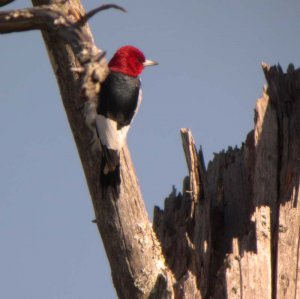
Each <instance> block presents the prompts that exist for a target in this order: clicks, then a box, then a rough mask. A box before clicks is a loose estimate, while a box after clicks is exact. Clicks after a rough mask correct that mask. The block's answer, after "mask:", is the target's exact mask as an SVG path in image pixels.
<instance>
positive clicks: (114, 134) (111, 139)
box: [96, 88, 143, 150]
mask: <svg viewBox="0 0 300 299" xmlns="http://www.w3.org/2000/svg"><path fill="white" fill-rule="evenodd" d="M142 98H143V96H142V89H141V88H140V90H139V96H138V103H137V106H136V109H135V113H134V115H133V118H134V116H135V115H136V113H137V111H138V109H139V107H140V104H141V102H142ZM131 121H132V120H131ZM117 127H118V126H117V122H116V121H114V120H112V119H109V118H106V117H104V116H103V115H101V114H97V116H96V129H97V132H98V135H99V139H100V142H101V144H102V145H105V146H106V147H107V148H109V149H113V150H121V149H122V147H123V146H124V144H125V142H126V137H127V133H128V130H129V127H130V125H128V126H124V127H122V128H121V129H120V130H118V129H117Z"/></svg>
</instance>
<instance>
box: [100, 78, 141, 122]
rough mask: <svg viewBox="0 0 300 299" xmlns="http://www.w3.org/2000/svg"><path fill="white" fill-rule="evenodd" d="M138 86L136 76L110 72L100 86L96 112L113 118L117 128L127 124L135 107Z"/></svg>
mask: <svg viewBox="0 0 300 299" xmlns="http://www.w3.org/2000/svg"><path fill="white" fill-rule="evenodd" d="M140 87H141V82H140V79H139V78H138V77H131V76H127V75H124V74H122V73H118V72H110V74H109V75H108V76H107V78H106V80H105V81H104V82H103V84H102V86H101V91H100V95H99V97H100V99H99V104H98V108H97V112H98V113H99V114H102V115H104V116H105V117H108V118H110V119H113V120H115V121H116V122H117V123H118V127H119V128H121V127H123V126H127V125H129V124H130V122H131V120H132V118H133V115H134V113H135V110H136V108H137V104H138V97H139V90H140Z"/></svg>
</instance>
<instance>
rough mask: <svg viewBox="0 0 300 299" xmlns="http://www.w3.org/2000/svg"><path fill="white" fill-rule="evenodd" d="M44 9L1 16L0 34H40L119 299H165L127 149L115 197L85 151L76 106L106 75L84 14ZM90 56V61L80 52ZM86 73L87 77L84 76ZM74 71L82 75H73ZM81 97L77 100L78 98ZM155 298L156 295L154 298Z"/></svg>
mask: <svg viewBox="0 0 300 299" xmlns="http://www.w3.org/2000/svg"><path fill="white" fill-rule="evenodd" d="M32 2H33V4H34V5H36V6H38V5H42V4H44V5H45V4H46V5H47V6H46V7H37V8H34V9H27V10H22V11H18V12H7V13H6V12H1V14H0V32H1V33H8V32H13V31H23V30H31V29H43V30H44V31H43V37H44V40H45V43H46V47H47V50H48V54H49V57H50V61H51V64H52V67H53V70H54V72H55V75H56V78H57V82H58V85H59V88H60V92H61V96H62V100H63V104H64V107H65V110H66V114H67V117H68V120H69V123H70V127H71V130H72V132H73V136H74V140H75V142H76V145H77V148H78V152H79V155H80V159H81V162H82V165H83V169H84V172H85V176H86V180H87V183H88V187H89V191H90V194H91V197H92V200H93V205H94V209H95V214H96V221H95V222H96V223H97V225H98V228H99V231H100V234H101V237H102V240H103V243H104V247H105V249H106V253H107V256H108V259H109V262H110V267H111V271H112V278H113V282H114V286H115V288H116V291H117V293H118V296H119V298H149V296H150V295H151V296H154V297H155V298H157V296H159V297H162V296H163V297H167V296H169V295H168V292H169V291H168V288H169V287H170V285H172V274H171V272H169V271H168V269H167V267H166V266H165V262H164V257H163V255H162V253H161V248H160V244H159V242H158V241H157V238H156V235H155V233H154V232H153V229H152V225H151V223H150V221H149V219H148V215H147V212H146V210H145V206H144V202H143V199H142V196H141V192H140V189H139V185H138V181H137V178H136V175H135V172H134V168H133V165H132V163H131V158H130V154H129V151H128V149H127V147H125V148H124V150H123V152H122V153H121V181H122V182H121V194H120V196H119V197H118V198H116V194H115V193H114V192H112V191H111V190H110V189H108V190H103V188H102V186H101V185H100V160H101V159H100V156H101V155H100V153H99V151H97V150H96V151H94V150H93V147H92V146H91V141H92V137H93V136H92V133H91V131H90V130H89V128H88V126H87V122H86V118H85V113H84V112H85V111H84V109H83V108H84V106H85V105H84V104H85V102H83V101H82V99H83V100H85V101H93V100H95V99H94V98H95V97H97V94H96V92H97V91H98V89H99V88H100V83H101V82H102V81H103V80H104V79H105V75H106V74H107V65H106V63H105V60H104V59H100V58H101V55H99V57H100V58H99V59H98V60H99V61H97V59H93V58H94V57H93V56H95V57H96V58H97V52H99V50H97V48H96V46H95V45H94V44H93V38H92V35H91V32H90V30H89V28H88V26H84V27H82V26H81V25H82V23H83V21H82V20H84V18H85V12H84V10H83V8H82V6H81V3H80V1H79V0H69V1H45V0H44V1H42V0H33V1H32ZM89 51H91V57H89V56H88V55H86V54H89V53H86V52H89ZM90 68H92V71H91V72H90ZM78 70H79V71H80V72H84V75H83V76H80V75H78ZM81 93H82V97H80V94H81ZM171 291H172V290H171ZM158 294H159V295H158Z"/></svg>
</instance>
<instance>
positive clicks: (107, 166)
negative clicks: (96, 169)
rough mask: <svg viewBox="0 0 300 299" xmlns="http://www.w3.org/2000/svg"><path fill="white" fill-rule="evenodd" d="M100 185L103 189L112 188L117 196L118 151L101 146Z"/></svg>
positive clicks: (119, 180)
mask: <svg viewBox="0 0 300 299" xmlns="http://www.w3.org/2000/svg"><path fill="white" fill-rule="evenodd" d="M101 185H102V188H103V190H107V189H108V188H109V187H110V188H112V189H113V191H114V192H115V193H116V195H117V197H118V196H119V194H120V185H121V174H120V153H119V151H117V150H111V149H108V148H107V147H106V146H103V147H102V163H101Z"/></svg>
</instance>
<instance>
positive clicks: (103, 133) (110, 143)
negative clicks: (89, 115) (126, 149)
mask: <svg viewBox="0 0 300 299" xmlns="http://www.w3.org/2000/svg"><path fill="white" fill-rule="evenodd" d="M96 126H97V131H98V134H99V138H100V142H101V144H103V145H105V146H106V147H107V148H109V149H113V150H121V148H122V147H123V146H124V144H125V140H126V136H127V132H128V129H129V126H125V127H123V128H122V129H120V130H118V129H117V122H115V121H114V120H111V119H109V118H106V117H104V116H103V115H100V114H98V115H97V118H96Z"/></svg>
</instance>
